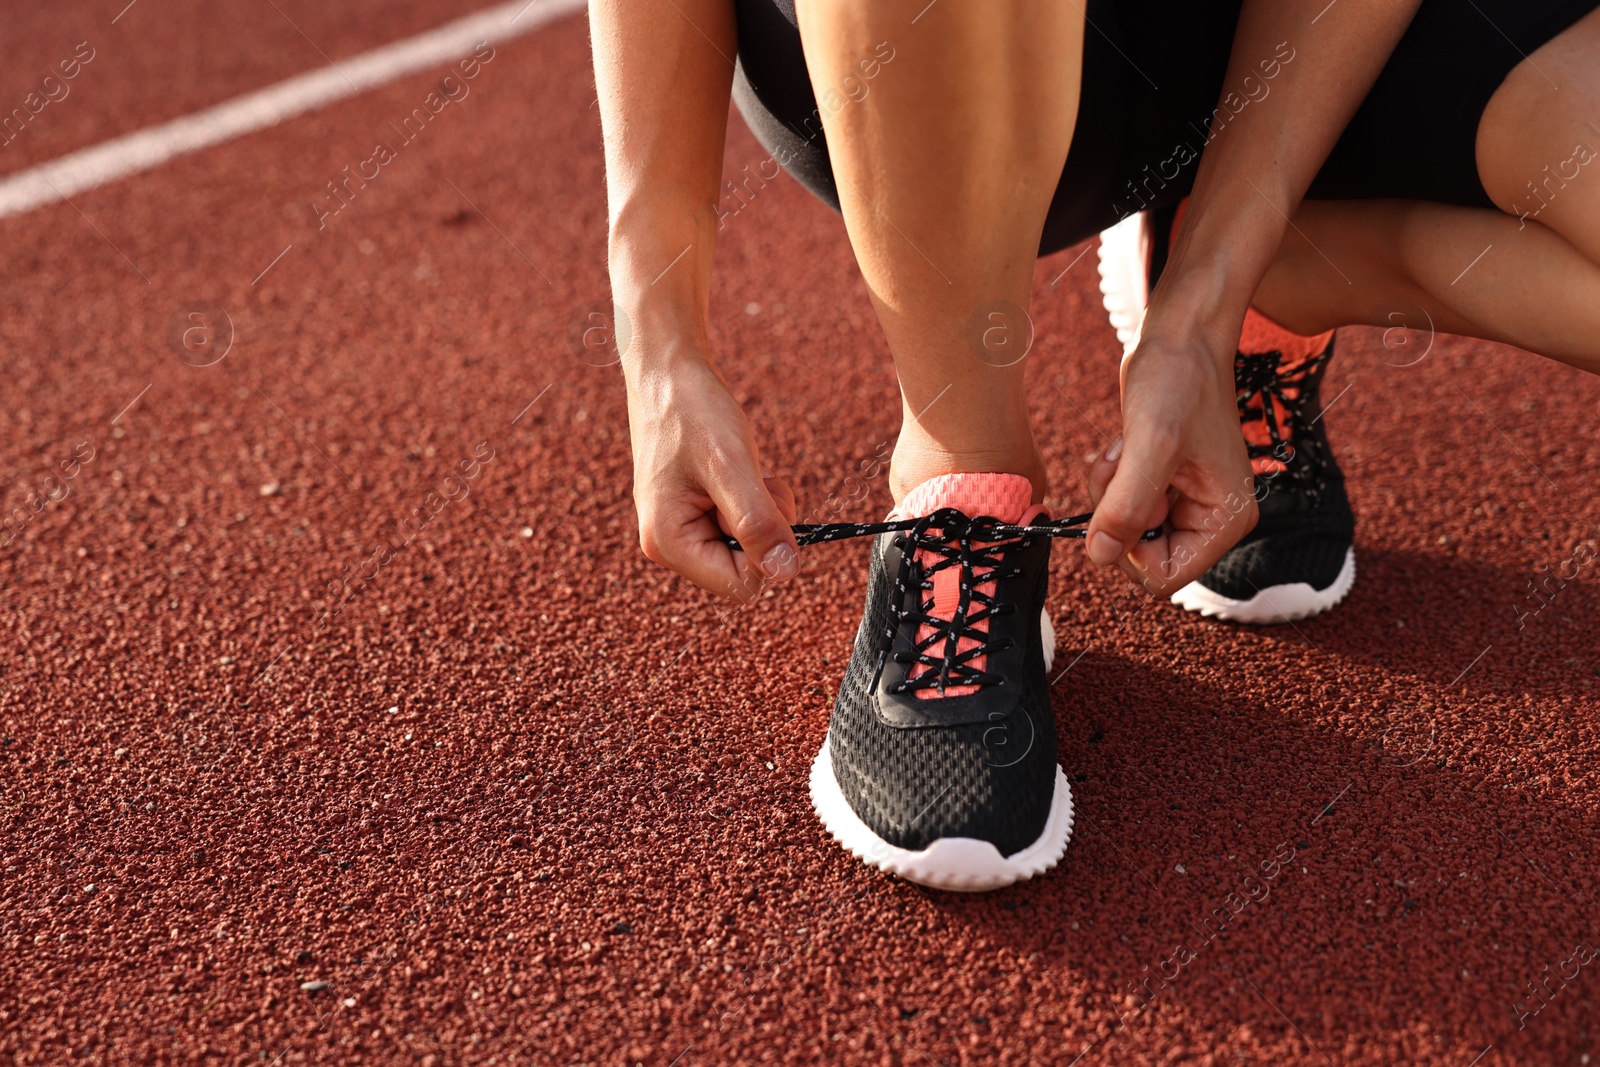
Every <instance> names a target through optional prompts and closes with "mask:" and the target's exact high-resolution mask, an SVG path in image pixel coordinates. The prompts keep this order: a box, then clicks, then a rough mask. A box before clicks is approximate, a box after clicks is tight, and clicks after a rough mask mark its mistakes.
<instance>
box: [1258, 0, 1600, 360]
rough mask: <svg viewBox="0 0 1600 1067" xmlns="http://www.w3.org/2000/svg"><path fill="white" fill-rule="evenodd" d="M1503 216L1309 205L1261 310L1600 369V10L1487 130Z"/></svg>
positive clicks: (1481, 151)
mask: <svg viewBox="0 0 1600 1067" xmlns="http://www.w3.org/2000/svg"><path fill="white" fill-rule="evenodd" d="M1477 159H1478V174H1479V177H1480V179H1481V180H1482V182H1483V185H1484V188H1485V190H1486V191H1487V192H1488V193H1489V196H1490V198H1491V199H1493V200H1494V202H1495V203H1496V204H1497V205H1499V207H1500V208H1501V211H1498V212H1497V211H1489V210H1480V209H1474V208H1463V207H1453V206H1448V205H1443V204H1429V203H1422V202H1418V201H1398V200H1396V201H1320V202H1308V203H1306V204H1305V205H1304V206H1303V207H1302V208H1301V210H1300V211H1299V213H1297V214H1296V216H1295V227H1296V229H1294V230H1291V231H1290V233H1289V235H1288V237H1287V238H1286V239H1285V241H1284V245H1283V248H1282V250H1281V251H1280V253H1279V256H1278V260H1277V262H1276V263H1275V264H1274V265H1273V267H1272V269H1271V270H1270V271H1269V272H1268V274H1267V276H1266V278H1265V279H1263V281H1262V284H1261V287H1260V289H1259V290H1258V291H1257V294H1256V306H1257V307H1259V308H1260V309H1261V310H1262V311H1263V312H1265V313H1266V314H1268V315H1270V316H1272V317H1273V318H1275V319H1277V320H1278V321H1279V322H1282V323H1283V324H1284V325H1286V326H1289V327H1290V328H1292V329H1295V330H1297V331H1300V332H1305V333H1311V332H1315V331H1318V330H1323V329H1328V328H1331V327H1334V326H1340V325H1345V324H1349V323H1364V324H1367V325H1373V326H1384V327H1389V326H1396V325H1401V324H1404V325H1408V326H1411V327H1420V326H1422V325H1424V323H1423V322H1422V321H1419V319H1420V316H1418V315H1416V314H1415V312H1416V311H1417V310H1418V309H1420V310H1422V311H1425V312H1426V313H1427V315H1428V316H1430V317H1431V318H1432V322H1433V325H1434V327H1435V328H1437V329H1439V330H1442V331H1446V332H1449V333H1460V334H1467V335H1471V336H1475V337H1484V338H1488V339H1490V340H1495V341H1503V342H1506V343H1508V344H1514V345H1517V346H1518V347H1521V348H1525V349H1528V350H1530V351H1533V352H1538V353H1540V354H1542V355H1547V356H1551V357H1553V358H1555V359H1559V360H1562V361H1563V362H1566V363H1570V364H1572V365H1574V366H1577V367H1581V368H1583V369H1585V370H1589V371H1595V372H1600V11H1596V12H1592V13H1591V14H1589V15H1587V16H1586V17H1584V18H1583V19H1581V20H1579V21H1578V22H1577V23H1576V24H1574V25H1573V26H1572V27H1570V28H1569V29H1567V30H1566V31H1565V32H1564V33H1562V34H1561V35H1560V36H1558V37H1556V38H1555V39H1554V40H1552V41H1550V42H1548V43H1547V44H1545V45H1544V46H1543V47H1542V48H1540V49H1539V50H1538V51H1536V52H1535V53H1534V54H1533V55H1532V56H1531V57H1530V58H1529V59H1528V60H1526V61H1524V62H1523V63H1521V64H1519V65H1518V66H1517V67H1516V68H1515V69H1514V70H1513V71H1512V72H1511V74H1510V75H1509V76H1508V77H1507V78H1506V80H1505V82H1504V83H1503V84H1502V85H1501V86H1500V88H1499V89H1498V90H1497V91H1496V93H1495V95H1494V97H1493V98H1492V99H1491V100H1490V102H1489V106H1488V107H1487V108H1486V109H1485V111H1484V114H1483V118H1482V120H1481V121H1480V123H1479V126H1478V140H1477Z"/></svg>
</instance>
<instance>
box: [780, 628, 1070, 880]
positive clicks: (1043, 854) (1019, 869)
mask: <svg viewBox="0 0 1600 1067" xmlns="http://www.w3.org/2000/svg"><path fill="white" fill-rule="evenodd" d="M1039 628H1040V631H1041V634H1040V636H1041V637H1042V638H1043V641H1042V644H1043V646H1044V669H1045V670H1046V671H1048V670H1049V669H1050V667H1051V665H1052V664H1054V663H1055V656H1056V635H1055V626H1054V624H1053V623H1051V621H1050V613H1049V612H1048V611H1041V612H1040V613H1039ZM811 806H812V807H813V808H815V809H816V812H817V817H818V818H819V819H821V820H822V825H823V826H824V827H826V828H827V830H828V833H830V834H832V835H833V838H834V840H835V841H838V842H839V844H841V845H843V846H844V847H845V849H846V850H848V851H849V852H850V854H851V855H853V856H855V857H856V858H857V859H859V860H861V861H862V862H863V863H865V864H867V865H868V866H870V867H876V868H878V869H879V870H881V871H887V872H889V873H890V874H896V875H899V876H900V877H901V878H904V879H905V880H906V881H908V882H916V883H917V884H918V885H925V886H928V887H929V888H931V889H948V890H953V891H955V892H959V893H983V892H987V891H989V890H992V889H1002V888H1004V887H1006V886H1008V885H1011V884H1013V883H1015V882H1023V881H1027V880H1028V879H1029V878H1032V877H1034V876H1035V875H1038V874H1042V873H1043V872H1045V871H1047V870H1049V869H1050V868H1051V867H1054V866H1055V865H1056V864H1057V863H1058V862H1060V860H1061V856H1062V854H1063V853H1065V852H1066V850H1067V841H1068V840H1069V839H1070V838H1071V837H1072V788H1071V787H1070V786H1069V785H1067V776H1066V774H1065V773H1064V772H1063V771H1062V770H1061V768H1060V767H1059V766H1057V767H1056V781H1055V795H1054V797H1053V798H1052V799H1051V802H1050V815H1049V817H1048V818H1047V819H1046V820H1045V824H1044V832H1043V833H1041V834H1040V835H1039V839H1038V840H1037V841H1035V842H1034V843H1033V844H1031V845H1029V846H1028V847H1027V848H1025V849H1023V850H1022V851H1021V852H1017V853H1014V854H1013V855H1011V856H1002V855H1000V850H999V849H997V848H995V847H994V845H992V844H990V843H989V842H987V841H979V840H977V839H976V838H971V837H943V838H940V839H939V840H937V841H935V842H933V844H931V845H929V846H928V847H927V848H925V849H922V850H921V851H920V852H912V851H911V850H910V849H904V848H899V847H897V846H895V845H891V844H889V842H887V841H885V840H884V839H883V838H881V837H879V836H878V835H877V834H875V833H873V832H872V830H871V829H870V828H869V827H868V826H867V824H866V823H864V822H862V821H861V817H860V816H859V815H857V814H856V813H855V809H854V808H852V807H850V802H849V801H848V800H846V799H845V798H844V792H843V791H842V790H841V789H840V788H839V782H838V779H836V778H835V777H834V776H833V751H832V749H830V748H829V747H828V742H827V741H826V740H824V741H823V742H822V750H821V751H820V752H818V753H817V758H816V759H815V760H813V761H812V763H811Z"/></svg>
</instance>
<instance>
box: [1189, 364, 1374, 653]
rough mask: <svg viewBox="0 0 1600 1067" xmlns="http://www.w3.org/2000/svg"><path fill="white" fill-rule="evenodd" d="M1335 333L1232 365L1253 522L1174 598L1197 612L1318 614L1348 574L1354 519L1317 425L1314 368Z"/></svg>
mask: <svg viewBox="0 0 1600 1067" xmlns="http://www.w3.org/2000/svg"><path fill="white" fill-rule="evenodd" d="M1332 357H1333V339H1332V338H1329V339H1328V344H1327V347H1325V348H1324V349H1323V350H1322V351H1321V352H1319V353H1318V354H1317V355H1315V356H1312V357H1311V358H1309V359H1305V360H1300V361H1297V362H1293V363H1286V361H1285V360H1284V359H1283V357H1282V355H1281V354H1280V353H1278V352H1266V353H1262V354H1259V355H1257V354H1252V355H1246V354H1244V353H1240V354H1239V356H1238V359H1237V361H1236V362H1235V364H1234V376H1235V380H1236V381H1237V383H1238V388H1239V395H1238V404H1239V422H1240V424H1241V425H1242V427H1243V429H1244V435H1245V443H1246V446H1247V447H1248V449H1249V452H1250V462H1251V466H1252V467H1254V468H1255V474H1256V500H1257V501H1258V506H1259V508H1260V511H1261V519H1260V521H1259V522H1257V523H1256V527H1255V529H1254V530H1251V531H1250V533H1248V534H1247V535H1245V538H1244V540H1242V541H1240V542H1239V543H1238V544H1237V545H1235V546H1234V547H1233V549H1232V551H1230V552H1229V553H1228V554H1227V555H1226V556H1223V557H1222V559H1220V560H1218V561H1217V564H1216V566H1214V567H1212V568H1211V569H1210V570H1209V571H1206V573H1205V574H1203V575H1201V576H1200V577H1199V578H1198V579H1196V580H1195V581H1193V582H1190V583H1189V584H1188V585H1186V586H1184V587H1183V588H1182V589H1179V590H1178V591H1177V592H1176V593H1174V594H1172V602H1173V603H1174V604H1177V605H1179V606H1180V607H1183V608H1186V609H1188V610H1189V611H1196V612H1199V613H1200V614H1202V615H1205V616H1208V617H1212V618H1218V619H1229V620H1231V621H1234V622H1249V623H1257V624H1272V623H1284V622H1293V621H1295V620H1296V619H1304V618H1307V617H1309V616H1312V615H1319V614H1321V613H1322V612H1324V611H1327V610H1328V609H1329V608H1331V607H1333V606H1334V605H1336V604H1338V603H1339V602H1340V601H1341V600H1343V599H1344V598H1345V596H1346V595H1347V594H1349V592H1350V587H1351V586H1352V585H1353V584H1355V580H1356V553H1355V548H1354V547H1353V546H1352V544H1351V542H1352V539H1353V538H1354V536H1355V516H1354V515H1353V514H1352V513H1351V511H1350V498H1349V497H1348V496H1346V495H1345V489H1344V474H1343V473H1342V472H1341V471H1340V470H1339V464H1338V463H1337V462H1335V461H1334V458H1333V451H1332V449H1331V448H1329V446H1328V435H1327V432H1326V431H1325V430H1324V429H1323V426H1324V423H1323V422H1322V418H1321V416H1322V410H1323V408H1322V399H1321V392H1322V388H1321V387H1322V375H1323V373H1324V372H1325V371H1326V370H1327V367H1328V360H1330V359H1331V358H1332Z"/></svg>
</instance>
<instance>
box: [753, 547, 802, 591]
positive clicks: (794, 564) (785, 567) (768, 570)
mask: <svg viewBox="0 0 1600 1067" xmlns="http://www.w3.org/2000/svg"><path fill="white" fill-rule="evenodd" d="M761 573H762V574H765V575H766V576H767V577H768V578H771V579H772V580H773V581H777V582H786V581H788V580H789V579H790V578H793V577H794V576H795V575H796V574H799V573H800V556H799V554H798V553H796V552H795V550H794V549H793V548H792V547H791V546H789V545H773V546H772V547H771V548H770V549H768V550H767V554H766V555H765V556H762V557H761Z"/></svg>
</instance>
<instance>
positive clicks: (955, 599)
mask: <svg viewBox="0 0 1600 1067" xmlns="http://www.w3.org/2000/svg"><path fill="white" fill-rule="evenodd" d="M940 508H956V509H958V510H960V511H962V512H964V513H965V514H967V515H969V516H971V517H974V518H976V517H977V516H979V515H991V516H993V517H994V518H997V519H999V520H1000V521H1001V522H1008V523H1016V524H1022V523H1026V522H1030V521H1032V520H1033V518H1034V517H1035V516H1037V515H1038V514H1039V513H1040V512H1041V511H1043V510H1044V509H1042V508H1040V507H1038V506H1037V505H1035V504H1034V503H1033V483H1032V482H1030V481H1028V479H1026V478H1024V477H1023V476H1022V475H1020V474H941V475H939V476H938V477H937V478H929V479H928V480H927V481H925V482H923V483H922V484H921V485H919V486H917V487H916V488H915V489H913V490H911V492H909V493H907V494H906V498H905V499H904V500H902V501H901V502H900V506H899V507H897V508H895V509H894V511H893V512H891V513H890V515H889V518H890V519H891V520H894V519H913V518H920V517H922V516H923V515H931V514H933V513H934V512H935V511H938V510H939V509H940ZM920 555H921V556H923V557H927V558H925V559H923V560H922V563H923V564H924V565H925V566H931V565H932V563H933V562H934V559H933V556H932V553H928V552H923V553H920ZM960 586H961V572H960V569H959V568H956V567H946V568H945V569H943V570H941V571H940V572H939V573H937V574H935V575H934V576H933V614H935V615H937V616H938V617H940V618H942V619H949V618H951V617H953V616H954V614H955V612H956V608H957V606H958V605H959V603H960V600H961V587H960ZM977 588H978V589H980V590H983V591H984V592H986V593H988V592H992V591H993V589H994V583H993V582H992V581H989V582H980V583H978V586H977ZM932 633H933V630H932V628H931V627H929V626H926V625H924V626H922V627H920V628H919V630H918V635H917V639H918V640H919V641H922V640H926V639H927V638H928V637H930V636H931V635H932ZM959 647H960V648H961V650H962V651H967V650H970V649H972V648H974V647H976V642H974V641H972V640H970V639H968V638H962V639H961V641H960V645H959ZM987 659H988V657H987V656H980V657H978V659H977V660H975V661H974V662H973V666H974V667H975V668H976V669H977V670H983V669H984V668H985V666H986V661H987ZM914 673H920V670H919V671H916V672H914ZM974 692H977V687H976V686H966V685H963V686H951V687H949V688H947V689H945V690H944V691H943V692H942V693H941V692H939V691H937V690H929V689H922V690H919V691H918V693H917V696H918V697H919V698H921V699H925V700H926V699H936V698H938V697H941V696H963V695H965V694H967V693H974Z"/></svg>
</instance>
